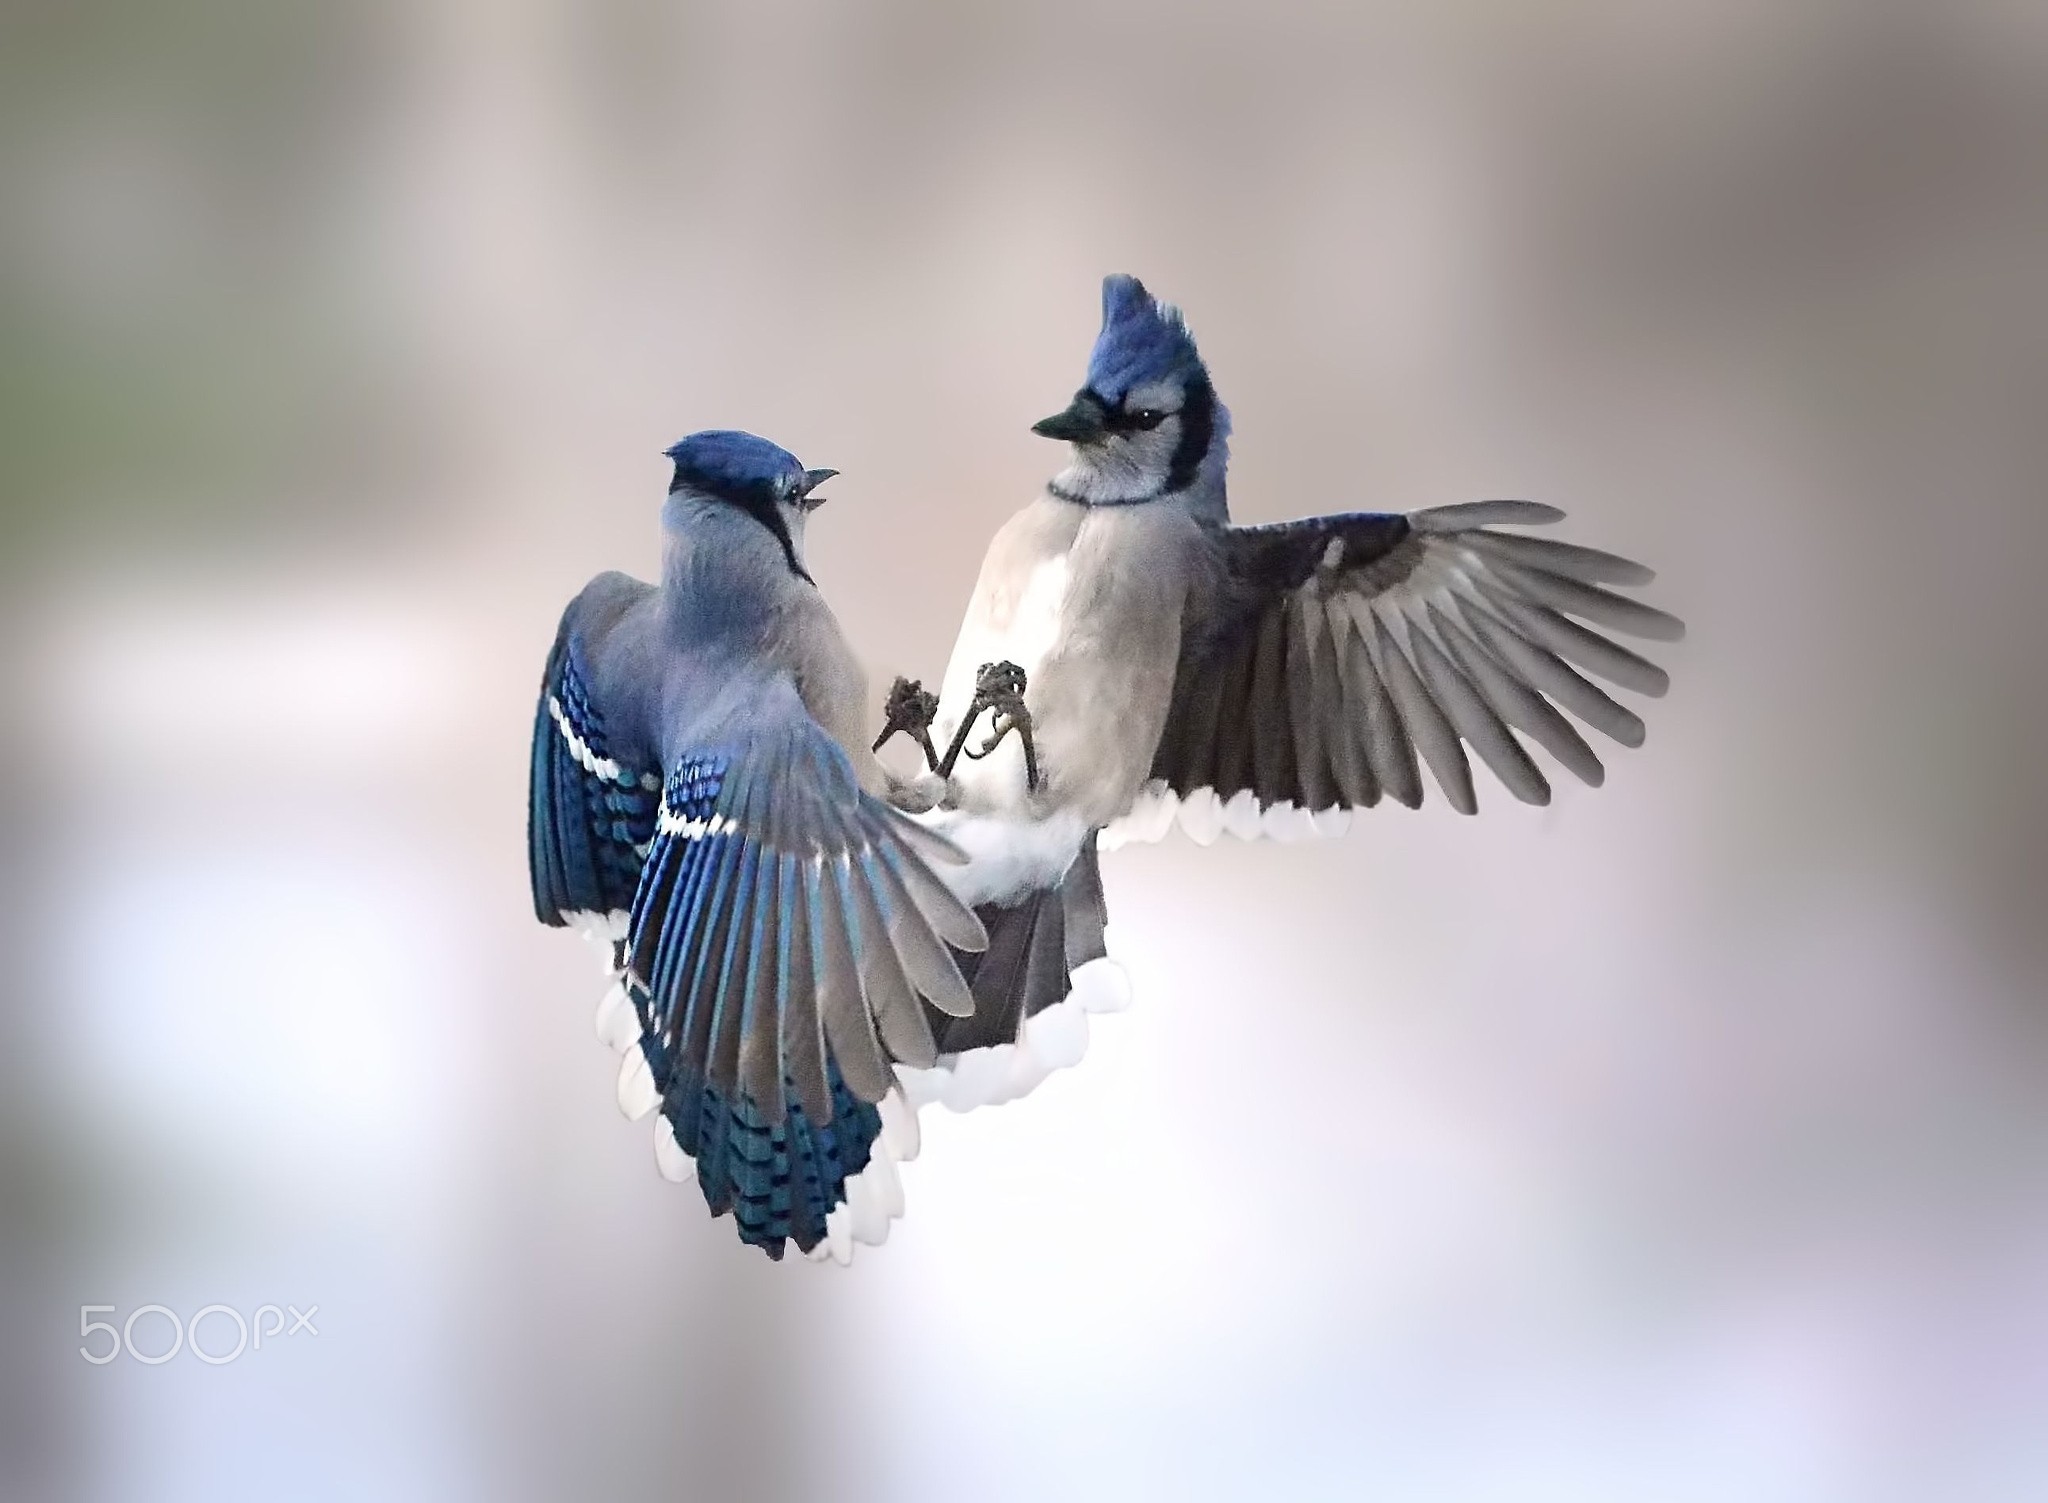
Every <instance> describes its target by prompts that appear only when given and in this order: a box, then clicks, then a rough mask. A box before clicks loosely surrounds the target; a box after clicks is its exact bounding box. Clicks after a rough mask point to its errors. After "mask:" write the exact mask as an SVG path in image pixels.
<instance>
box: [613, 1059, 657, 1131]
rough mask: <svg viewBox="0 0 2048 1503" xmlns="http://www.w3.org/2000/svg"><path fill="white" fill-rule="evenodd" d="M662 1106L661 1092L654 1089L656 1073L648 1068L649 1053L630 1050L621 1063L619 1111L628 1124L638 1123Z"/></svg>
mask: <svg viewBox="0 0 2048 1503" xmlns="http://www.w3.org/2000/svg"><path fill="white" fill-rule="evenodd" d="M659 1105H661V1092H659V1091H657V1090H656V1089H655V1088H654V1072H653V1071H652V1070H650V1069H649V1068H648V1067H647V1051H646V1050H644V1049H628V1050H627V1051H626V1057H625V1059H623V1060H622V1061H620V1063H619V1110H620V1111H622V1112H624V1113H625V1114H626V1120H627V1121H628V1122H638V1121H639V1120H640V1119H641V1118H642V1117H644V1116H646V1115H647V1114H648V1113H649V1112H651V1111H653V1110H654V1109H655V1108H656V1107H657V1106H659Z"/></svg>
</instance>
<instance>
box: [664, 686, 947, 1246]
mask: <svg viewBox="0 0 2048 1503" xmlns="http://www.w3.org/2000/svg"><path fill="white" fill-rule="evenodd" d="M747 721H748V724H747V726H746V728H745V730H744V731H743V732H735V733H733V734H729V735H725V736H719V737H713V738H710V740H711V744H707V745H705V746H702V747H694V748H691V749H688V750H685V751H683V752H681V753H679V754H677V755H675V756H673V757H672V759H671V762H670V766H669V769H668V775H667V779H666V782H665V784H664V787H663V791H662V796H661V800H660V806H659V808H658V810H657V813H656V818H655V824H654V832H653V839H652V844H651V847H650V849H649V851H648V856H647V860H646V863H645V866H644V868H643V870H642V872H641V875H640V879H639V884H638V887H637V889H636V891H635V892H634V894H633V898H632V913H631V919H630V921H629V925H628V933H627V939H626V943H625V946H624V956H625V961H626V966H627V972H628V991H629V994H630V995H631V996H632V997H633V1000H634V1004H635V1006H636V1008H637V1009H638V1011H639V1016H640V1023H641V1030H642V1039H641V1048H642V1049H643V1051H644V1053H645V1056H646V1059H647V1064H648V1067H649V1071H650V1073H651V1074H652V1077H653V1081H654V1086H655V1089H656V1092H657V1094H658V1096H659V1098H660V1101H661V1106H662V1111H663V1113H664V1114H665V1115H666V1117H667V1119H668V1122H669V1125H670V1126H671V1127H672V1128H673V1130H674V1132H675V1137H676V1142H677V1145H678V1146H679V1147H681V1148H682V1150H683V1151H684V1152H685V1153H688V1154H690V1155H691V1156H692V1157H693V1158H695V1160H696V1163H697V1178H698V1182H699V1184H700V1185H701V1186H702V1187H703V1190H704V1195H705V1199H706V1201H707V1202H708V1203H709V1205H710V1206H711V1209H712V1211H713V1213H714V1214H723V1213H724V1212H725V1211H727V1210H731V1211H732V1212H733V1213H734V1216H735V1218H736V1220H737V1221H738V1223H739V1231H740V1235H741V1237H742V1239H743V1240H745V1241H747V1242H750V1243H756V1244H759V1245H761V1246H763V1247H765V1248H766V1249H767V1250H768V1251H769V1252H770V1253H771V1255H774V1256H778V1257H779V1256H780V1255H781V1252H782V1248H783V1245H784V1243H785V1241H791V1240H793V1241H795V1242H796V1243H797V1245H798V1246H799V1247H801V1248H803V1249H804V1250H806V1251H809V1250H810V1249H811V1248H813V1247H815V1246H816V1245H817V1243H818V1242H819V1241H820V1240H822V1239H823V1238H824V1237H825V1235H826V1226H825V1218H826V1216H827V1215H828V1213H829V1212H830V1211H831V1209H832V1208H833V1206H834V1205H836V1204H837V1203H838V1202H839V1201H840V1200H842V1199H843V1198H844V1196H845V1193H846V1181H847V1179H848V1177H849V1176H852V1175H856V1174H858V1173H859V1172H860V1171H861V1170H862V1169H863V1168H864V1167H865V1166H866V1164H867V1162H868V1157H869V1152H870V1148H871V1146H872V1144H873V1142H874V1140H875V1137H876V1135H877V1133H878V1132H879V1131H880V1126H881V1123H880V1117H879V1115H878V1113H877V1112H876V1110H875V1107H874V1105H873V1103H875V1102H877V1101H879V1100H880V1099H881V1098H882V1096H883V1095H884V1094H885V1093H886V1092H887V1091H888V1090H889V1089H890V1088H891V1087H892V1086H893V1085H894V1079H895V1078H894V1074H893V1070H892V1066H893V1065H894V1064H896V1063H898V1062H901V1063H905V1064H911V1065H918V1066H929V1065H930V1064H931V1063H932V1062H933V1060H934V1058H935V1057H936V1049H935V1047H934V1044H933V1040H932V1035H931V1030H930V1028H929V1027H928V1026H927V1025H926V1023H925V1019H924V1013H923V1005H924V1003H927V1002H928V1003H929V1004H930V1005H931V1006H933V1007H934V1008H936V1009H938V1010H939V1011H940V1012H942V1013H944V1014H947V1015H951V1016H957V1015H960V1014H963V1013H965V1012H967V1011H970V1010H971V1009H972V1006H973V1001H972V997H971V996H970V994H969V992H968V989H967V986H966V984H965V982H963V981H962V980H961V977H960V973H959V970H958V968H957V967H956V965H955V964H954V962H953V959H952V957H951V954H950V952H949V951H948V949H947V946H948V945H949V944H951V945H954V946H958V947H959V948H962V949H978V948H980V947H981V946H982V945H984V944H986V942H987V941H986V937H985V935H983V933H982V930H981V926H980V923H979V922H978V921H977V920H976V919H975V917H974V914H973V913H972V912H971V911H970V910H969V909H967V908H965V907H964V906H962V905H961V904H960V902H959V901H958V900H957V899H956V898H954V897H953V895H952V893H951V892H950V890H949V889H947V887H946V886H945V884H944V883H943V882H941V881H940V880H939V879H938V877H937V876H936V875H934V874H933V872H932V871H931V869H930V866H929V862H930V861H931V860H935V859H936V860H946V859H953V860H957V859H960V857H959V853H958V852H957V851H954V850H953V849H952V848H951V847H950V846H949V845H948V844H947V843H946V842H945V841H943V840H942V839H939V838H937V837H935V836H933V835H931V834H930V832H928V831H925V830H923V829H922V828H920V827H918V826H917V825H915V824H912V823H911V822H910V821H909V820H907V819H906V818H905V817H904V816H902V815H901V814H899V813H897V812H896V811H895V810H894V809H891V808H890V807H889V806H888V805H886V804H885V803H883V802H881V801H880V800H878V799H876V798H873V797H872V796H870V795H869V794H867V793H865V792H863V791H862V790H861V788H860V786H859V784H858V782H857V780H856V779H855V777H854V773H853V768H852V764H851V763H850V762H849V761H848V760H847V757H846V754H845V753H844V752H843V751H842V750H841V749H840V748H839V747H838V746H837V745H836V744H835V743H834V742H833V741H832V740H831V738H829V737H828V736H827V735H826V734H825V733H824V731H823V730H821V729H820V728H819V727H818V726H817V725H816V724H815V722H813V721H812V720H811V719H810V718H809V716H808V715H807V714H806V713H804V711H803V708H802V705H801V703H800V702H799V701H798V700H797V697H796V694H795V692H794V689H793V688H791V687H790V686H788V685H787V684H786V683H778V684H772V685H768V686H764V688H763V691H762V694H761V696H760V700H759V701H758V702H757V703H754V704H752V705H750V706H749V710H748V715H747ZM920 998H922V999H923V1001H922V1002H921V1001H920Z"/></svg>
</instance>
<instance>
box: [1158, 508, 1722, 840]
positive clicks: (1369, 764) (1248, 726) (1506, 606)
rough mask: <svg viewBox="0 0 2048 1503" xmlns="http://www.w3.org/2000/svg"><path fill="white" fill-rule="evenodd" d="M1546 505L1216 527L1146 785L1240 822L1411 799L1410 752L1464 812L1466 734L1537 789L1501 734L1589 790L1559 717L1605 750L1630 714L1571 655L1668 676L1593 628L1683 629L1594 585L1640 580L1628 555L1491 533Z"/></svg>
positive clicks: (1519, 783)
mask: <svg viewBox="0 0 2048 1503" xmlns="http://www.w3.org/2000/svg"><path fill="white" fill-rule="evenodd" d="M1563 515H1564V514H1563V513H1562V512H1560V511H1558V510H1557V509H1556V508H1554V507H1549V506H1541V505H1538V504H1536V503H1533V502H1527V501H1483V502H1475V503H1472V504H1470V505H1465V506H1443V507H1436V508H1433V509H1430V510H1426V511H1418V512H1411V513H1409V514H1407V515H1405V516H1404V515H1398V514H1391V513H1367V512H1360V513H1352V514H1348V515H1341V516H1328V517H1311V518H1307V519H1305V520H1303V521H1299V522H1283V523H1277V524H1274V525H1271V526H1261V527H1233V528H1226V529H1223V530H1222V531H1221V532H1220V533H1219V534H1218V539H1217V540H1218V545H1219V551H1220V553H1221V557H1222V561H1223V567H1224V573H1225V582H1224V586H1223V589H1222V590H1221V592H1220V593H1219V595H1218V597H1217V601H1216V605H1215V608H1214V610H1213V611H1212V612H1211V613H1210V615H1209V617H1208V618H1206V619H1202V620H1197V621H1194V622H1191V623H1190V625H1189V630H1188V632H1187V633H1186V636H1185V639H1184V642H1183V647H1182V653H1181V659H1180V663H1179V666H1178V669H1177V671H1176V677H1175V682H1174V692H1173V700H1172V706H1171V709H1170V710H1169V713H1168V717H1167V723H1166V727H1165V730H1164V733H1163V734H1162V735H1161V738H1160V744H1159V748H1158V751H1157V753H1156V755H1155V757H1154V759H1153V766H1152V783H1151V786H1150V788H1149V789H1148V797H1160V796H1166V795H1171V796H1175V797H1178V798H1180V799H1182V800H1184V801H1188V802H1187V803H1186V804H1184V806H1183V814H1182V818H1183V821H1184V822H1188V821H1189V817H1190V816H1189V812H1188V811H1189V810H1191V809H1192V808H1193V800H1196V799H1200V798H1209V797H1213V798H1214V799H1215V800H1219V801H1221V802H1222V803H1223V804H1225V805H1229V806H1235V805H1237V804H1240V803H1241V804H1243V805H1244V811H1245V813H1246V815H1247V816H1248V817H1247V818H1246V819H1245V820H1244V821H1243V822H1242V823H1238V822H1230V823H1228V824H1227V827H1229V828H1233V829H1237V830H1238V832H1239V833H1241V834H1251V833H1258V831H1259V830H1260V828H1261V818H1262V816H1263V814H1264V813H1265V812H1266V811H1271V810H1274V809H1275V808H1276V807H1279V806H1290V805H1291V806H1292V807H1293V808H1294V809H1296V810H1299V811H1303V812H1307V811H1322V810H1331V809H1351V808H1357V807H1370V806H1371V805H1374V804H1376V803H1378V802H1379V800H1380V798H1381V797H1382V796H1383V795H1384V796H1391V797H1392V798H1394V799H1395V800H1397V801H1398V802H1401V803H1404V804H1408V805H1409V806H1411V807H1413V806H1415V805H1417V804H1419V803H1421V801H1422V797H1423V784H1422V780H1421V777H1420V775H1419V774H1420V767H1422V766H1427V767H1428V769H1429V771H1430V772H1431V773H1432V774H1433V775H1434V777H1435V780H1436V782H1437V783H1438V785H1439V786H1440V787H1441V788H1442V789H1443V791H1444V794H1445V796H1446V797H1447V798H1448V799H1449V800H1450V803H1451V805H1452V807H1454V808H1455V809H1457V810H1458V811H1459V812H1461V813H1465V814H1470V813H1473V812H1474V811H1475V810H1476V809H1477V807H1478V800H1477V795H1476V793H1475V790H1474V788H1473V785H1472V773H1471V767H1470V764H1469V763H1468V762H1467V760H1466V748H1467V747H1469V748H1470V749H1471V750H1472V751H1474V752H1476V753H1477V754H1478V756H1479V757H1480V759H1481V760H1482V761H1484V762H1485V763H1486V765H1487V766H1488V767H1489V768H1491V769H1492V770H1493V771H1494V773H1495V774H1497V775H1498V776H1499V778H1500V780H1501V781H1502V783H1504V784H1505V785H1506V786H1507V788H1508V790H1509V791H1510V792H1512V793H1513V794H1514V795H1515V796H1516V797H1517V798H1519V799H1521V800H1523V801H1524V802H1526V803H1532V804H1542V803H1547V802H1548V801H1549V799H1550V784H1549V782H1548V780H1547V779H1546V778H1545V776H1544V774H1543V771H1542V770H1541V769H1540V768H1539V767H1538V765H1537V764H1536V762H1535V760H1534V758H1533V757H1532V756H1531V755H1530V753H1529V750H1528V748H1527V747H1525V746H1524V745H1523V743H1522V741H1521V740H1520V739H1518V737H1517V735H1516V733H1517V732H1519V733H1520V735H1521V736H1524V737H1527V738H1528V740H1529V741H1530V742H1532V743H1534V744H1535V745H1537V746H1540V747H1542V748H1543V749H1544V750H1545V751H1547V752H1548V753H1549V754H1550V755H1551V756H1552V757H1553V758H1555V759H1556V760H1557V761H1558V762H1559V763H1560V764H1561V765H1563V766H1564V767H1565V768H1566V769H1568V770H1569V771H1571V772H1572V773H1573V774H1575V775H1576V776H1577V777H1579V778H1580V779H1581V780H1583V781H1584V782H1587V783H1589V784H1595V785H1597V784H1598V783H1599V782H1600V781H1601V780H1602V778H1603V777H1604V776H1605V772H1604V769H1603V767H1602V766H1601V762H1600V759H1599V757H1598V756H1597V755H1596V754H1595V753H1594V751H1593V749H1592V747H1591V746H1589V745H1588V744H1587V742H1586V740H1585V738H1584V737H1583V736H1581V735H1580V734H1579V731H1578V729H1577V727H1576V726H1574V725H1573V724H1572V722H1571V720H1569V719H1567V718H1566V715H1565V713H1564V712H1566V711H1569V712H1570V714H1571V715H1573V716H1576V717H1577V718H1578V719H1579V720H1580V721H1582V722H1584V723H1585V724H1586V725H1588V726H1591V727H1592V728H1593V729H1595V730H1598V731H1600V732H1602V733H1603V734H1605V735H1607V736H1610V737H1612V738H1613V739H1614V740H1616V741H1619V742H1620V743H1621V744H1623V745H1624V746H1638V745H1640V744H1641V743H1642V740H1643V723H1642V721H1641V719H1640V718H1638V717H1637V716H1636V715H1635V714H1634V713H1633V712H1632V711H1630V710H1627V709H1625V708H1624V707H1623V706H1621V705H1620V704H1618V703H1616V702H1615V701H1614V700H1613V699H1612V698H1610V697H1609V696H1608V694H1607V693H1606V692H1605V691H1604V690H1602V689H1600V688H1598V687H1596V686H1595V685H1594V684H1593V683H1592V682H1590V681H1589V680H1588V679H1587V678H1586V677H1584V676H1583V674H1582V673H1581V672H1580V671H1579V670H1581V669H1584V670H1587V671H1588V672H1591V673H1592V674H1594V675H1596V676H1598V677H1602V678H1605V679H1607V680H1609V681H1610V682H1612V683H1615V684H1618V685H1620V686H1621V687H1623V688H1627V689H1632V690H1635V691H1637V692H1639V693H1644V694H1650V695H1657V694H1662V693H1663V692H1664V690H1665V688H1666V687H1667V685H1668V682H1669V681H1668V679H1667V677H1666V675H1665V673H1664V670H1663V669H1661V668H1659V667H1657V666H1656V665H1655V664H1654V663H1651V662H1649V661H1647V660H1645V659H1644V658H1641V657H1639V656H1637V655H1636V654H1635V653H1633V652H1630V651H1629V650H1628V649H1626V648H1624V647H1621V646H1619V645H1618V644H1616V643H1615V642H1612V641H1610V640H1609V639H1608V638H1607V637H1605V636H1603V635H1601V633H1600V631H1597V630H1595V629H1594V628H1595V627H1599V628H1602V629H1605V630H1611V631H1616V632H1621V633H1625V634H1627V635H1631V636H1638V637H1646V638H1649V639H1651V640H1655V641H1664V642H1670V641H1676V640H1678V639H1679V637H1680V636H1682V635H1683V632H1684V627H1683V625H1682V624H1681V623H1680V622H1679V621H1678V619H1677V618H1676V617H1673V616H1670V615H1667V614H1665V613H1664V612H1663V611H1660V610H1657V609H1655V608H1653V607H1651V606H1648V605H1645V604H1643V603H1642V602H1641V601H1638V600H1635V599H1632V598H1630V597H1629V596H1626V595H1622V594H1618V593H1616V592H1615V591H1614V590H1613V589H1611V588H1609V587H1610V586H1614V585H1622V586H1637V585H1643V584H1647V583H1648V582H1649V581H1650V579H1651V578H1652V575H1651V573H1650V571H1649V570H1648V569H1646V568H1644V567H1643V566H1642V565H1641V564H1637V563H1634V562H1632V561H1630V560H1628V559H1624V558H1619V557H1617V556H1615V555H1614V554H1611V553H1603V552H1601V551H1600V550H1598V549H1594V548H1585V547H1581V546H1579V545H1577V544H1573V543H1563V542H1558V541H1555V540H1553V539H1550V538H1543V537H1532V536H1528V535H1526V534H1522V533H1510V532H1500V531H1496V530H1494V529H1495V528H1496V527H1498V526H1501V525H1508V526H1531V525H1538V526H1540V525H1544V524H1547V523H1552V522H1556V521H1558V520H1560V519H1561V518H1562V517H1563ZM1574 618H1576V619H1574ZM1585 623H1591V625H1587V624H1585ZM1211 807H1212V808H1213V805H1212V806H1211ZM1216 818H1217V819H1220V818H1221V816H1216ZM1189 828H1190V829H1191V830H1193V829H1195V828H1196V825H1195V824H1194V823H1190V824H1189ZM1211 828H1212V829H1213V828H1214V825H1213V824H1212V825H1211Z"/></svg>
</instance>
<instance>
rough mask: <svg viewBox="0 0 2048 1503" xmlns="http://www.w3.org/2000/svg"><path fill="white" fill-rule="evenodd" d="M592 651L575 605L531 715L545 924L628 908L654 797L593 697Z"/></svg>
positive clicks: (534, 817) (537, 885)
mask: <svg viewBox="0 0 2048 1503" xmlns="http://www.w3.org/2000/svg"><path fill="white" fill-rule="evenodd" d="M643 588H644V587H643ZM578 603H580V600H579V602H578ZM589 650H590V644H589V643H588V642H586V640H585V638H584V635H583V633H582V632H581V630H579V612H578V609H577V604H571V605H570V607H569V609H568V610H567V611H566V612H565V613H564V614H563V616H562V624H561V628H560V629H559V630H558V631H557V632H556V634H555V645H554V648H553V650H552V651H551V652H549V654H548V666H547V672H546V673H545V674H544V675H543V677H542V681H541V691H540V704H539V706H538V707H537V708H536V710H535V712H534V719H533V774H532V781H531V783H530V784H529V788H528V799H527V823H526V846H527V866H528V870H529V872H530V874H531V876H532V880H533V908H534V913H535V914H536V916H538V917H539V919H540V921H541V922H542V923H544V924H555V925H561V924H566V923H570V922H572V921H575V920H578V919H581V920H583V921H585V922H586V923H587V922H594V921H596V920H598V919H601V918H602V917H603V916H605V915H608V914H613V913H620V912H623V911H624V910H625V909H627V908H629V907H630V906H631V905H632V902H633V892H634V889H635V888H636V887H637V886H638V885H639V881H640V863H641V859H642V854H643V852H645V851H646V849H647V844H648V842H649V841H651V840H652V839H653V838H654V820H655V809H656V807H657V805H658V804H659V803H660V795H661V777H660V775H659V773H658V771H657V770H656V769H654V768H649V767H637V766H633V765H631V764H630V763H628V762H626V761H623V760H621V759H620V758H619V756H618V755H617V750H618V749H617V748H616V747H615V746H614V745H613V738H612V737H611V736H610V735H609V734H608V733H607V730H606V726H605V718H604V715H603V714H602V713H601V712H600V710H599V708H598V706H597V705H596V704H595V703H593V702H592V699H591V696H590V691H589V689H588V687H587V683H588V679H587V675H586V663H587V658H586V656H585V654H586V653H587V652H588V651H589Z"/></svg>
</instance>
